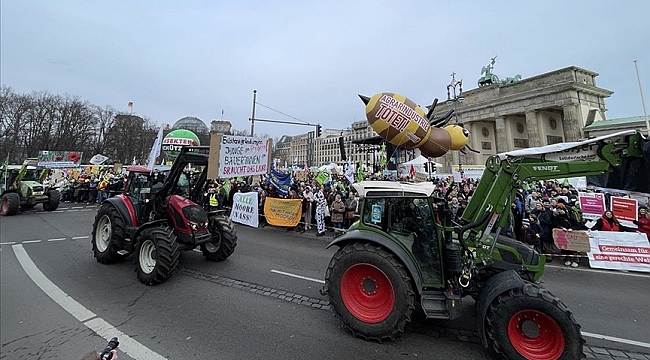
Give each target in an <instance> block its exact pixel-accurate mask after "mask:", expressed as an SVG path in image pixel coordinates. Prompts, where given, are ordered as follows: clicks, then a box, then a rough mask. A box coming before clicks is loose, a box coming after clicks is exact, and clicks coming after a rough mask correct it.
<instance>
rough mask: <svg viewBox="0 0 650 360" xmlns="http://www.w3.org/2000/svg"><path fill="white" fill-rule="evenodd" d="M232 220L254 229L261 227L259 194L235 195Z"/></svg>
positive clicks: (231, 214)
mask: <svg viewBox="0 0 650 360" xmlns="http://www.w3.org/2000/svg"><path fill="white" fill-rule="evenodd" d="M230 220H232V221H234V222H238V223H240V224H244V225H248V226H252V227H257V226H258V225H259V210H258V207H257V192H247V193H236V194H234V196H233V199H232V211H231V212H230Z"/></svg>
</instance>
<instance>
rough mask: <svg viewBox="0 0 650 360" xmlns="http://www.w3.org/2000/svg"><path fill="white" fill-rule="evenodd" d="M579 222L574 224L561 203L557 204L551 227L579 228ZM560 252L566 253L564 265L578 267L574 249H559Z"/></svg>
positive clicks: (571, 229) (565, 229) (568, 229)
mask: <svg viewBox="0 0 650 360" xmlns="http://www.w3.org/2000/svg"><path fill="white" fill-rule="evenodd" d="M580 228H581V224H576V223H575V222H574V221H573V220H572V218H571V217H570V216H569V214H568V212H567V209H566V206H564V204H563V203H559V204H557V214H555V215H553V229H562V230H564V231H573V230H580ZM561 252H562V254H564V255H567V256H566V257H565V258H564V265H566V266H571V267H574V268H576V267H578V262H577V261H575V258H574V257H575V256H576V255H578V253H577V252H576V251H570V250H561Z"/></svg>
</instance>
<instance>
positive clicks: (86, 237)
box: [72, 235, 90, 240]
mask: <svg viewBox="0 0 650 360" xmlns="http://www.w3.org/2000/svg"><path fill="white" fill-rule="evenodd" d="M89 237H90V236H89V235H86V236H74V237H73V238H72V240H77V239H88V238H89Z"/></svg>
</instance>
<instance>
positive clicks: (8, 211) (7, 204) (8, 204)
mask: <svg viewBox="0 0 650 360" xmlns="http://www.w3.org/2000/svg"><path fill="white" fill-rule="evenodd" d="M19 209H20V195H18V194H17V193H14V192H10V193H6V194H4V195H2V209H1V210H2V211H1V212H2V215H3V216H11V215H16V214H17V213H18V210H19Z"/></svg>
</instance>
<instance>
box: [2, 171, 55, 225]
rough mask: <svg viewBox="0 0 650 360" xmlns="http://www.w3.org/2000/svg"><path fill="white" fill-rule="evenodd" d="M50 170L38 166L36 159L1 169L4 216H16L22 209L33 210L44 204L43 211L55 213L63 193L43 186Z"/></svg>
mask: <svg viewBox="0 0 650 360" xmlns="http://www.w3.org/2000/svg"><path fill="white" fill-rule="evenodd" d="M47 173H48V169H41V168H39V167H38V166H36V161H35V159H27V160H25V161H24V162H23V164H22V165H4V166H3V167H2V168H1V169H0V194H2V205H1V207H0V213H1V214H2V215H3V216H10V215H15V214H17V213H18V211H20V209H31V208H33V207H35V206H36V205H38V204H43V210H45V211H54V210H56V209H57V208H58V207H59V203H60V202H61V193H60V192H59V191H58V190H56V189H49V188H47V187H45V186H44V185H43V180H45V177H46V176H47Z"/></svg>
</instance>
